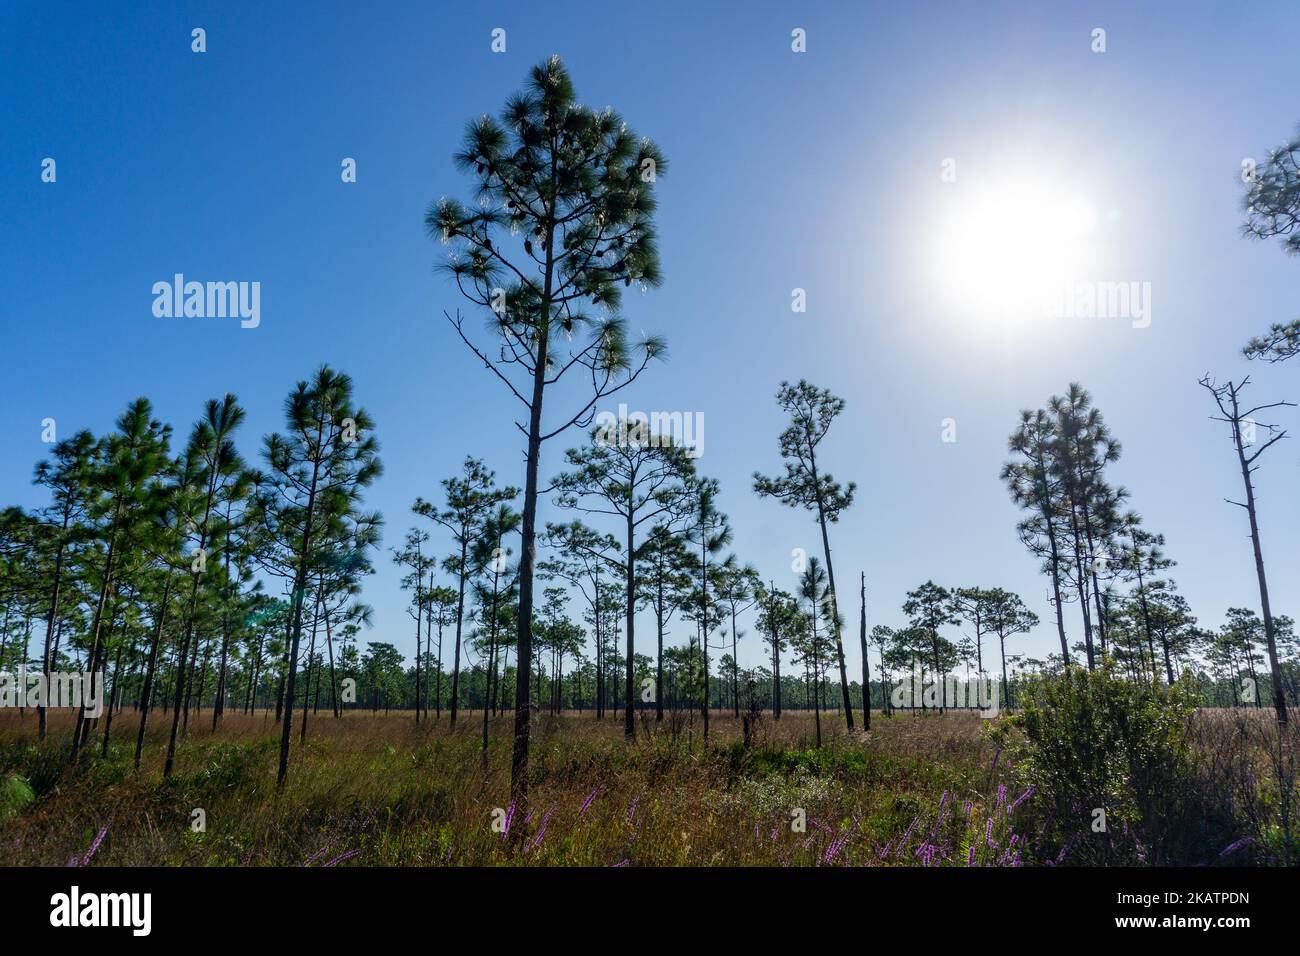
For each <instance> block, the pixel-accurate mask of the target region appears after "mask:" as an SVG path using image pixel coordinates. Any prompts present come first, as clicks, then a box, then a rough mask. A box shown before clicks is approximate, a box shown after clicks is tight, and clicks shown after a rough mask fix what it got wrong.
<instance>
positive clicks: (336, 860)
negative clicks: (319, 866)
mask: <svg viewBox="0 0 1300 956" xmlns="http://www.w3.org/2000/svg"><path fill="white" fill-rule="evenodd" d="M360 852H361V851H360V850H348V852H347V853H344V854H343V855H342V856H336V857H335V858H334V859H332V860H330V861H329V862H328V863H326V864H325V865H326V866H327V867H328V866H334V865H335V864H336V863H342V862H343V861H344V860H350V859H352V858H353V857H354V856H356V855H357V854H358V853H360Z"/></svg>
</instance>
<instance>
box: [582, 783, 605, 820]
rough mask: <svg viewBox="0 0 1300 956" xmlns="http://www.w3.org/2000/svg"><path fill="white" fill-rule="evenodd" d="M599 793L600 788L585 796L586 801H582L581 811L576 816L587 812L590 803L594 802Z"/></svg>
mask: <svg viewBox="0 0 1300 956" xmlns="http://www.w3.org/2000/svg"><path fill="white" fill-rule="evenodd" d="M599 793H600V787H596V788H595V789H594V790H592V791H591V793H589V794H587V799H586V800H584V801H583V803H582V809H581V810H579V811H578V816H582V815H583V814H584V813H586V812H587V808H588V807H589V806H591V804H592V802H593V801H595V799H596V795H597V794H599Z"/></svg>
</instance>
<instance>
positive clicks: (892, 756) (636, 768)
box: [0, 711, 1266, 866]
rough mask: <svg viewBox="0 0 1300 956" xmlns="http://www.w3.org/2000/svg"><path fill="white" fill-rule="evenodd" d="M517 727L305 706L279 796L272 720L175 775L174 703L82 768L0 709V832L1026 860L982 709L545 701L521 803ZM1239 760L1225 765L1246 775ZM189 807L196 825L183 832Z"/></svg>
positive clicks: (135, 858) (176, 847)
mask: <svg viewBox="0 0 1300 956" xmlns="http://www.w3.org/2000/svg"><path fill="white" fill-rule="evenodd" d="M297 716H298V715H295V717H296V718H297ZM513 720H514V718H513V714H505V715H502V716H500V717H497V718H493V719H492V721H491V723H490V749H489V761H488V767H487V770H486V771H484V770H483V769H482V768H481V766H480V746H481V736H480V735H481V728H482V715H481V713H480V712H470V713H462V715H461V720H460V724H459V726H458V727H457V729H456V730H455V731H454V732H453V731H452V730H451V729H450V727H449V725H448V718H447V715H446V713H444V714H443V716H442V719H441V721H438V722H429V723H423V724H421V725H420V726H418V727H417V726H416V724H415V721H414V720H413V715H412V714H410V713H409V712H408V713H398V712H393V713H392V714H390V715H386V716H385V715H383V714H380V715H371V714H369V713H365V712H356V711H354V712H349V713H346V714H345V715H344V716H343V717H342V718H341V719H335V718H334V717H333V716H332V715H329V714H327V713H324V712H322V713H321V714H320V715H316V716H313V717H312V718H311V721H310V724H309V735H308V741H307V745H306V747H305V748H301V747H299V745H298V728H297V725H296V719H295V727H294V746H293V756H292V762H291V767H290V773H289V780H288V784H287V786H286V788H285V790H284V792H283V793H278V794H277V792H276V788H275V776H276V763H277V758H278V748H279V733H278V727H277V726H276V724H275V723H274V721H273V719H271V718H270V717H267V716H266V715H264V714H261V713H259V714H257V715H255V716H244V715H242V714H233V715H229V716H228V717H227V718H226V719H225V721H224V722H223V724H222V727H221V728H220V730H219V731H218V732H217V733H215V734H214V733H212V732H211V730H210V716H209V715H207V714H205V713H201V714H192V715H191V726H190V732H189V734H188V736H187V737H186V738H185V739H184V740H183V742H182V744H181V746H180V750H179V754H178V759H177V767H176V773H175V774H174V775H173V776H172V777H171V778H170V779H168V780H165V781H164V780H163V779H162V762H163V754H164V750H165V745H166V736H165V734H166V730H167V729H168V726H169V722H168V721H165V720H163V719H162V717H161V715H158V716H157V717H156V718H154V719H153V720H152V721H151V728H150V732H149V736H148V740H147V745H146V749H145V759H144V763H143V766H142V768H141V770H140V771H139V773H136V772H135V771H134V770H133V768H132V756H133V752H134V741H135V727H134V724H135V717H134V714H133V713H132V712H131V711H126V712H124V713H122V714H120V715H119V716H118V717H117V718H116V719H115V721H114V723H115V729H114V732H115V737H114V741H113V743H112V745H111V747H110V752H109V756H108V758H107V759H106V760H104V759H101V758H100V756H99V746H98V738H96V744H95V746H93V747H92V748H91V750H90V752H89V753H87V754H86V755H85V757H84V758H83V759H82V761H81V764H80V766H79V767H78V768H77V770H76V771H75V772H68V771H67V770H66V758H67V750H66V738H67V737H68V735H69V733H70V721H69V719H68V718H67V716H66V715H60V716H58V717H54V718H53V719H52V723H51V732H50V735H49V738H48V739H47V741H46V742H45V743H44V744H38V743H37V741H36V721H35V715H34V714H32V713H30V712H29V713H28V714H26V715H23V716H20V715H19V714H17V713H15V712H6V713H0V782H3V780H4V779H6V778H10V777H13V776H15V775H17V776H21V777H23V778H26V779H27V780H29V781H30V785H31V788H32V790H33V791H34V793H35V799H34V800H32V801H30V802H29V803H27V805H25V806H21V807H17V808H11V809H10V811H9V812H8V819H7V820H4V815H3V813H0V846H2V847H3V848H4V856H5V859H6V862H8V863H10V864H14V865H59V866H62V865H67V864H69V863H70V862H75V863H77V864H81V863H83V862H85V863H89V864H91V865H216V866H224V865H288V866H301V865H311V866H328V865H348V864H363V865H381V866H386V865H473V866H481V865H582V866H611V865H639V866H644V865H652V866H712V865H827V864H832V865H846V864H848V865H853V864H859V865H860V864H870V865H898V864H903V865H915V864H917V863H931V862H933V863H959V864H962V865H965V864H967V863H969V862H971V861H974V862H975V863H979V864H985V863H994V864H995V863H1003V864H1006V863H1018V862H1021V861H1022V859H1021V857H1020V855H1019V853H1020V852H1023V853H1024V854H1025V857H1024V859H1023V862H1032V859H1031V853H1032V847H1031V846H1027V844H1030V843H1031V831H1032V830H1033V827H1034V813H1035V809H1034V806H1033V801H1032V800H1030V801H1026V802H1025V803H1024V805H1023V806H1019V805H1018V806H1017V808H1016V810H1015V812H1014V813H1007V812H1004V808H1005V807H1006V806H1007V805H1009V804H1010V803H1011V802H1013V801H1014V799H1015V798H1016V796H1018V795H1019V793H1020V791H1021V790H1022V789H1023V788H1022V787H1018V786H1017V785H1016V783H1015V777H1014V768H1013V767H1011V766H1009V760H1008V758H1007V757H1006V755H1005V754H1000V753H999V750H998V748H997V746H996V745H995V744H994V743H993V742H991V741H990V740H988V739H987V737H986V735H985V734H984V733H983V731H984V729H985V728H986V727H987V726H988V725H989V724H990V723H991V722H990V721H983V720H981V719H980V718H979V717H978V716H977V715H975V714H971V713H948V714H944V715H935V714H928V715H925V716H920V715H912V714H899V715H896V716H894V717H892V718H885V717H883V716H882V715H880V714H878V713H877V714H873V719H872V729H871V732H870V734H868V735H865V736H864V735H863V734H861V733H856V734H849V733H848V732H847V731H846V730H845V729H844V727H843V723H842V721H841V720H839V719H838V718H836V717H835V716H834V715H832V716H830V717H826V716H823V746H822V747H821V748H820V749H817V748H815V747H814V728H813V718H812V715H811V714H805V713H802V712H787V713H786V714H785V715H784V716H783V717H782V719H781V720H780V721H779V722H775V721H772V720H771V719H770V716H767V717H765V718H764V719H763V720H762V721H761V722H760V725H759V728H758V730H757V733H756V734H755V739H754V742H753V746H752V747H750V748H748V749H746V748H745V747H743V745H742V743H741V739H742V729H741V726H740V722H739V721H738V720H736V719H735V718H733V717H732V716H731V715H730V713H726V712H716V713H714V714H713V715H712V717H711V721H710V723H711V726H710V740H709V746H708V747H707V748H705V747H704V746H703V742H702V740H701V730H702V722H701V719H700V715H699V714H697V713H696V714H684V713H682V714H678V715H676V716H675V717H674V716H669V717H666V719H665V721H664V722H663V723H662V724H659V725H656V724H655V722H654V720H653V716H652V715H650V719H649V720H643V721H641V722H640V723H639V724H638V738H637V741H636V743H635V744H632V745H629V744H627V743H626V742H625V741H624V739H623V724H622V715H621V714H617V715H610V716H607V717H606V718H605V719H604V720H603V721H597V720H595V719H594V717H593V715H592V714H591V713H590V712H588V713H584V714H577V713H566V714H564V715H562V716H560V717H558V718H556V717H552V716H549V715H540V716H538V718H537V719H536V723H535V728H534V743H533V750H532V763H531V772H530V797H529V801H528V805H527V806H526V807H524V808H518V809H512V808H511V807H510V805H509V756H510V755H509V744H510V734H511V733H512V730H513ZM1241 720H1246V721H1248V722H1249V721H1253V720H1255V718H1254V717H1252V716H1249V715H1248V716H1246V717H1244V718H1243V717H1241V716H1240V715H1230V716H1229V717H1226V718H1225V717H1221V716H1217V715H1214V714H1209V715H1205V716H1204V717H1203V718H1200V719H1198V723H1200V724H1201V725H1202V737H1204V738H1205V740H1204V741H1203V743H1204V745H1206V746H1211V747H1212V749H1214V750H1215V752H1216V753H1220V757H1218V758H1216V759H1217V760H1219V762H1220V763H1225V762H1227V757H1226V756H1223V753H1226V751H1227V750H1228V749H1230V748H1231V746H1233V744H1232V743H1231V740H1232V733H1233V732H1236V731H1234V730H1233V728H1236V727H1238V723H1239V722H1240V721H1241ZM1241 765H1242V761H1241V760H1237V761H1236V762H1235V763H1232V765H1231V768H1229V769H1228V770H1224V771H1223V772H1224V773H1229V772H1231V773H1233V774H1237V775H1238V776H1240V774H1241V773H1242V766H1241ZM1216 766H1217V764H1216ZM1260 766H1266V763H1265V764H1260ZM195 810H202V811H203V813H204V815H205V818H206V831H205V832H195V831H194V829H193V828H192V826H191V823H192V820H193V818H194V811H195ZM799 811H802V815H803V817H804V818H805V819H806V826H805V828H804V829H802V830H800V829H799V827H798V825H797V824H798V820H799V817H800V814H799ZM503 818H508V819H509V829H510V833H509V834H508V835H507V834H503V833H502V832H499V831H500V828H501V823H502V820H503ZM989 820H993V821H994V823H995V824H996V827H995V830H994V838H993V842H992V843H988V842H987V841H985V840H984V839H983V837H984V834H985V833H986V826H987V825H988V821H989ZM494 822H495V823H496V826H495V827H494ZM974 834H978V838H975V837H974ZM101 835H102V836H101ZM1013 837H1014V840H1013ZM972 847H974V849H972ZM92 848H93V851H92ZM977 851H978V852H977Z"/></svg>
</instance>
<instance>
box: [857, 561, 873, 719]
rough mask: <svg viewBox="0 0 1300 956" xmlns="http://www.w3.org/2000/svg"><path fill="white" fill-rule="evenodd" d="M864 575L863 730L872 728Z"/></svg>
mask: <svg viewBox="0 0 1300 956" xmlns="http://www.w3.org/2000/svg"><path fill="white" fill-rule="evenodd" d="M861 575H862V620H861V624H860V626H859V628H858V631H859V633H858V638H859V640H860V641H861V642H862V730H863V731H864V732H865V731H868V730H870V729H871V664H870V662H869V660H868V657H867V572H866V571H863V572H861Z"/></svg>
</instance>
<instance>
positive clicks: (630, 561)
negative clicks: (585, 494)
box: [597, 491, 739, 741]
mask: <svg viewBox="0 0 1300 956" xmlns="http://www.w3.org/2000/svg"><path fill="white" fill-rule="evenodd" d="M630 494H631V492H630V491H629V495H630ZM632 517H633V514H632V508H631V507H630V506H629V507H628V513H627V662H626V663H627V667H626V671H627V674H626V686H625V687H624V689H623V693H624V696H625V697H626V698H627V702H626V707H627V709H626V711H625V713H624V715H623V737H624V738H625V739H627V740H628V741H633V740H635V739H636V713H635V708H636V698H635V697H634V696H633V691H632V681H633V679H634V674H633V670H632V662H633V650H632V648H633V640H632V634H633V632H632V627H633V622H634V620H635V617H636V615H635V614H634V613H633V610H634V607H635V605H636V546H635V542H634V541H633V538H634V537H635V532H636V525H635V524H634V523H633V520H632ZM597 598H598V599H599V595H597ZM737 713H739V711H737Z"/></svg>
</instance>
